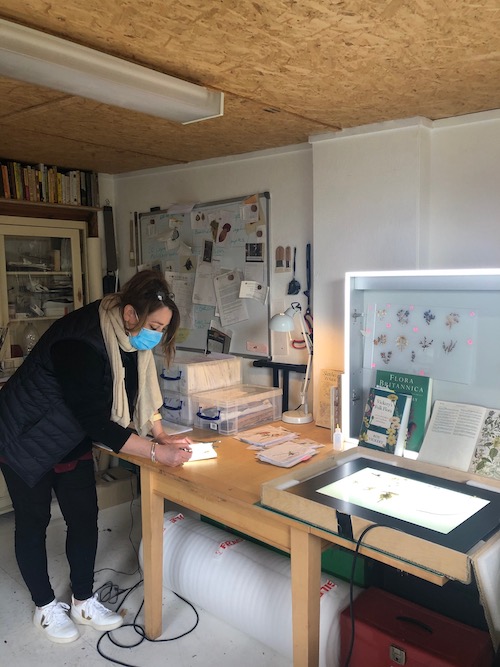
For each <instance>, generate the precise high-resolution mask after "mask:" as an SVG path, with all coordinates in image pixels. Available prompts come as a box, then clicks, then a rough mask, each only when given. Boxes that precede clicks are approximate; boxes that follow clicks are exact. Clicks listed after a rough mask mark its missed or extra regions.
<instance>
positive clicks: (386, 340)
mask: <svg viewBox="0 0 500 667" xmlns="http://www.w3.org/2000/svg"><path fill="white" fill-rule="evenodd" d="M499 330H500V270H499V269H460V270H419V271H387V272H383V271H378V272H352V273H347V274H346V282H345V377H344V380H345V381H344V382H343V386H342V388H343V401H342V417H343V429H342V430H343V432H344V435H345V437H346V438H347V439H349V440H353V441H357V440H358V437H359V433H360V427H361V423H362V419H363V409H364V407H365V404H366V399H367V396H368V393H369V391H370V387H373V386H375V383H376V374H377V371H379V370H381V371H386V372H387V371H389V372H390V373H393V374H394V377H396V378H402V380H401V387H402V389H401V391H402V393H408V392H407V391H405V390H404V386H405V378H410V379H412V381H413V379H414V378H416V377H419V376H428V377H430V378H432V380H433V386H432V401H433V402H434V401H435V400H436V399H440V400H445V401H453V402H457V403H473V404H476V405H482V406H485V407H489V408H498V407H500V385H499V383H498V373H499V372H500V348H499V345H498V332H499ZM407 384H408V383H407ZM393 388H394V386H393Z"/></svg>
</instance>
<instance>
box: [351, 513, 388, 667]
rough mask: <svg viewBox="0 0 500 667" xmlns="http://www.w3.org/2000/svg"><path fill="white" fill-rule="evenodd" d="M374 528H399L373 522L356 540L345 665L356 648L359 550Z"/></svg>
mask: <svg viewBox="0 0 500 667" xmlns="http://www.w3.org/2000/svg"><path fill="white" fill-rule="evenodd" d="M374 528H391V529H392V530H398V529H397V528H392V527H391V526H385V525H384V524H383V523H373V524H371V525H370V526H367V527H366V528H365V529H364V530H363V531H362V533H361V535H360V536H359V537H358V539H357V542H356V549H355V550H354V556H353V559H352V568H351V577H350V580H349V610H350V614H351V639H350V642H349V650H348V652H347V656H346V659H345V662H344V667H349V664H350V662H351V658H352V652H353V650H354V640H355V638H356V622H355V617H354V575H355V572H356V561H357V558H358V555H359V550H360V548H361V544H362V542H363V538H364V536H365V535H366V533H368V532H369V531H370V530H373V529H374Z"/></svg>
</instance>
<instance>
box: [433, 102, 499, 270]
mask: <svg viewBox="0 0 500 667" xmlns="http://www.w3.org/2000/svg"><path fill="white" fill-rule="evenodd" d="M499 165H500V112H499V111H494V112H487V113H481V114H473V115H471V116H466V117H464V118H462V119H460V118H459V119H448V120H444V121H438V122H436V123H434V129H433V132H432V164H431V184H432V185H431V234H430V241H429V265H430V266H431V267H432V268H443V269H446V268H456V267H460V268H462V267H464V268H490V267H498V266H500V174H499Z"/></svg>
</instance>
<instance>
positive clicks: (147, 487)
mask: <svg viewBox="0 0 500 667" xmlns="http://www.w3.org/2000/svg"><path fill="white" fill-rule="evenodd" d="M155 475H156V473H155V472H154V471H151V470H147V469H146V468H141V514H142V548H143V561H144V563H143V570H144V627H145V630H146V636H147V637H148V638H149V639H156V638H157V637H159V636H160V635H161V634H162V632H163V627H162V601H163V514H164V500H163V496H160V495H159V494H157V493H155V490H154V479H155Z"/></svg>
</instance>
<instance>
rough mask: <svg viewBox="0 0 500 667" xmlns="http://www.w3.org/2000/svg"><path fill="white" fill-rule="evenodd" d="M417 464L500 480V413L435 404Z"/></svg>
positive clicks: (440, 403)
mask: <svg viewBox="0 0 500 667" xmlns="http://www.w3.org/2000/svg"><path fill="white" fill-rule="evenodd" d="M418 460H419V461H424V462H426V463H435V464H436V465H441V466H446V467H448V468H455V469H456V470H463V471H468V472H474V473H477V474H478V475H484V476H485V477H495V478H497V479H500V410H494V409H492V408H484V407H482V406H480V405H469V404H467V403H452V402H449V401H436V402H435V403H434V408H433V410H432V415H431V418H430V421H429V426H428V427H427V431H426V434H425V438H424V441H423V443H422V447H421V449H420V454H419V456H418Z"/></svg>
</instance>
